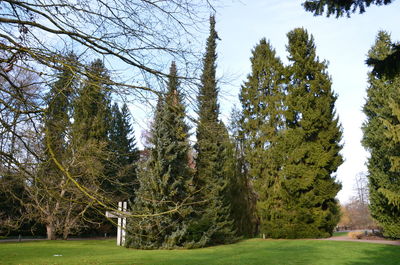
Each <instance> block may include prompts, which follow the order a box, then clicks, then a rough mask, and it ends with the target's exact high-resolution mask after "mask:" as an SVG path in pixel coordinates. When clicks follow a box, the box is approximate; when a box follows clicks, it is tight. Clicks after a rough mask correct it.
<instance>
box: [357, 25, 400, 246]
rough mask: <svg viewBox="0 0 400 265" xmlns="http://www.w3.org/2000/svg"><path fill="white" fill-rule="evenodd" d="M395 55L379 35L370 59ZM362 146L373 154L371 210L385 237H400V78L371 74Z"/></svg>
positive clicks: (370, 160) (385, 36)
mask: <svg viewBox="0 0 400 265" xmlns="http://www.w3.org/2000/svg"><path fill="white" fill-rule="evenodd" d="M391 53H393V45H392V42H391V39H390V35H389V34H388V33H386V32H383V31H381V32H379V33H378V36H377V38H376V41H375V44H374V45H373V47H372V48H371V49H370V51H369V53H368V57H369V58H371V59H375V60H381V59H383V58H386V57H387V56H389V55H390V54H391ZM368 82H369V87H368V89H367V101H366V103H365V105H364V109H363V111H364V113H365V115H366V116H367V120H366V121H365V122H364V124H363V132H364V137H363V141H362V143H363V145H364V147H365V148H367V150H368V151H369V152H370V157H369V158H368V179H369V193H370V210H371V214H372V216H373V218H374V219H375V220H376V221H377V222H378V223H379V225H380V226H381V227H382V228H383V233H384V235H385V236H388V237H392V238H400V195H399V194H400V192H399V191H400V184H399V183H400V182H399V180H400V168H399V157H400V140H399V136H398V135H399V133H398V132H399V131H400V130H399V126H400V125H399V124H400V115H399V114H400V112H399V110H400V105H399V104H400V96H399V87H400V75H396V76H395V77H392V76H390V77H388V76H386V75H383V76H382V75H380V76H378V75H375V74H374V73H373V72H370V73H369V74H368Z"/></svg>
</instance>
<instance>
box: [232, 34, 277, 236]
mask: <svg viewBox="0 0 400 265" xmlns="http://www.w3.org/2000/svg"><path fill="white" fill-rule="evenodd" d="M252 54H253V55H252V57H251V59H250V60H251V65H252V68H251V69H252V71H251V74H250V75H249V76H248V77H247V81H246V82H245V84H244V85H243V86H242V89H241V92H240V96H239V98H240V101H241V103H242V118H241V124H240V126H241V130H242V133H243V149H244V160H245V161H246V164H247V165H248V173H247V174H248V177H249V178H250V179H252V180H253V182H254V188H255V190H256V192H257V195H258V201H257V213H258V217H259V218H260V225H261V227H260V231H261V233H264V234H268V235H271V236H272V234H271V233H270V230H272V229H271V228H273V227H274V228H273V229H278V228H279V227H275V225H278V223H279V218H280V211H281V208H282V203H283V202H282V188H281V185H282V183H281V180H280V178H279V173H280V169H281V168H282V163H284V161H283V159H282V154H281V153H279V150H278V149H277V148H279V143H280V140H281V134H282V130H283V129H284V119H283V112H284V108H283V97H284V91H283V90H284V85H285V78H284V66H283V64H282V62H281V61H280V59H279V58H278V57H277V56H276V53H275V50H274V49H273V48H272V47H271V45H270V43H268V42H267V41H266V40H265V39H262V40H261V41H260V43H259V44H258V45H257V46H256V47H255V48H254V50H253V52H252ZM275 219H278V221H277V222H276V220H275Z"/></svg>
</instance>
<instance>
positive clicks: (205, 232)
mask: <svg viewBox="0 0 400 265" xmlns="http://www.w3.org/2000/svg"><path fill="white" fill-rule="evenodd" d="M217 39H218V35H217V32H216V31H215V18H214V16H212V17H210V35H209V37H208V39H207V48H206V53H205V55H204V58H203V73H202V76H201V85H200V91H199V95H198V111H199V112H198V114H199V118H198V124H197V132H196V137H197V143H196V146H195V149H196V151H197V159H196V169H197V173H196V186H197V188H198V190H199V191H201V194H202V195H203V199H207V200H208V203H207V205H206V207H205V209H204V210H205V212H204V214H203V215H202V217H201V220H199V223H198V225H199V227H198V228H196V229H195V230H197V231H196V236H195V238H196V239H195V240H194V241H195V242H201V243H200V244H202V245H209V244H219V243H227V242H231V241H233V240H235V231H234V223H233V220H232V218H231V215H230V213H231V201H230V196H229V190H230V186H229V185H230V184H231V183H230V180H231V177H230V176H229V174H230V173H229V172H228V171H229V170H228V171H227V167H229V166H227V165H228V163H229V157H227V155H228V150H227V145H228V143H229V135H228V132H227V129H226V127H225V125H224V124H223V123H222V121H220V120H219V118H218V116H219V105H218V88H217V81H216V76H215V74H216V59H217V54H216V40H217Z"/></svg>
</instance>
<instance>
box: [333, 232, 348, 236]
mask: <svg viewBox="0 0 400 265" xmlns="http://www.w3.org/2000/svg"><path fill="white" fill-rule="evenodd" d="M348 233H349V232H333V235H332V237H337V236H347V234H348Z"/></svg>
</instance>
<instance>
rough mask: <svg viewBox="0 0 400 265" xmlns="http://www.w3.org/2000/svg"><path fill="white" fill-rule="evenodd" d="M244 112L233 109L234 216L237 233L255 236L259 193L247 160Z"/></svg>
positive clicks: (231, 127)
mask: <svg viewBox="0 0 400 265" xmlns="http://www.w3.org/2000/svg"><path fill="white" fill-rule="evenodd" d="M242 119H243V117H242V113H241V112H240V111H239V110H238V109H236V108H233V109H232V113H231V120H230V127H229V131H230V134H231V138H232V140H231V141H232V144H231V145H232V148H233V151H232V152H233V159H232V162H231V163H232V164H233V166H232V168H233V170H234V173H233V178H232V180H231V194H230V196H231V198H232V200H231V203H232V217H233V219H234V222H235V228H236V230H237V234H238V235H240V236H244V237H253V236H255V235H256V234H257V232H258V226H259V219H258V216H257V213H256V209H255V207H256V202H257V194H256V193H255V191H254V188H253V185H252V182H251V178H250V175H249V174H248V163H247V162H246V161H245V153H244V151H245V148H244V136H243V129H242V128H241V121H242Z"/></svg>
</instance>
